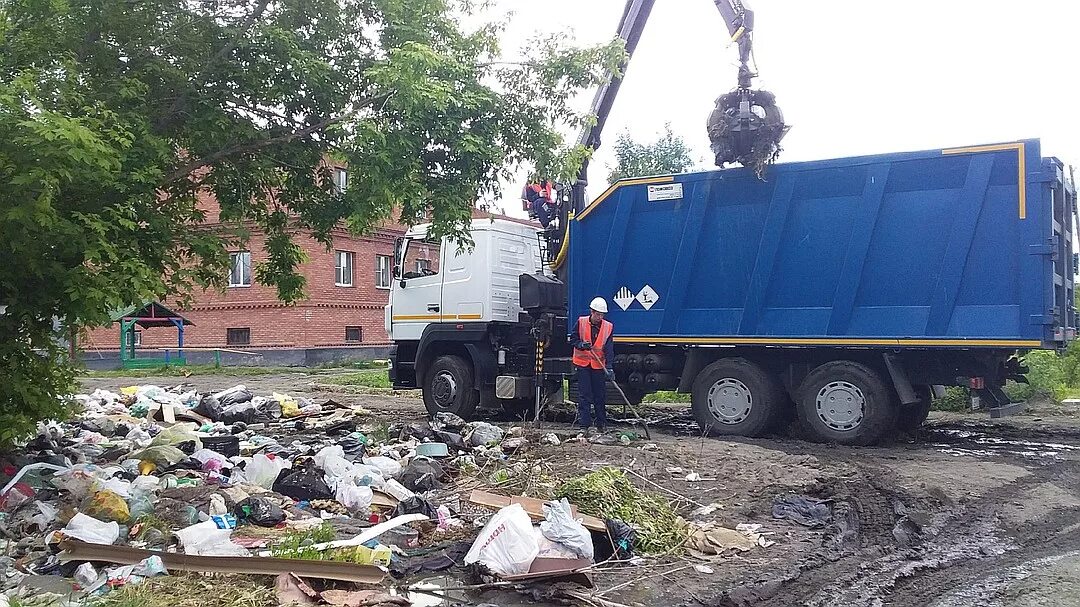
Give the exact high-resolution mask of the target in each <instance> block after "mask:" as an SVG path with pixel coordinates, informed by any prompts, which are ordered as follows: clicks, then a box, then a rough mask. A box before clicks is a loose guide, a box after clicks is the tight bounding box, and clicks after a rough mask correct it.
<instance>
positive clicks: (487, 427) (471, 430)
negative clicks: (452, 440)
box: [465, 422, 503, 447]
mask: <svg viewBox="0 0 1080 607" xmlns="http://www.w3.org/2000/svg"><path fill="white" fill-rule="evenodd" d="M465 428H466V429H467V430H468V434H467V435H466V437H465V440H466V441H467V442H468V444H469V445H470V446H472V447H480V446H483V445H491V444H495V443H498V442H499V441H501V440H502V438H503V430H502V428H500V427H498V426H493V425H491V424H489V423H486V422H470V423H468V424H465Z"/></svg>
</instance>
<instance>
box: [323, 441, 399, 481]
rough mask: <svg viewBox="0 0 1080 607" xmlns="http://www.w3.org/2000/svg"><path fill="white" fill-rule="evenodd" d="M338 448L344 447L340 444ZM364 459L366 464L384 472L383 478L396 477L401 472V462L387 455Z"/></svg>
mask: <svg viewBox="0 0 1080 607" xmlns="http://www.w3.org/2000/svg"><path fill="white" fill-rule="evenodd" d="M337 448H338V449H342V447H340V446H339V447H337ZM362 461H363V462H364V463H365V464H367V465H369V466H371V467H372V468H375V469H376V470H378V471H379V473H380V474H382V476H383V478H390V477H394V476H397V475H398V473H399V472H401V462H399V461H397V460H396V459H393V458H389V457H386V456H382V455H377V456H375V457H365V458H364V459H363V460H362Z"/></svg>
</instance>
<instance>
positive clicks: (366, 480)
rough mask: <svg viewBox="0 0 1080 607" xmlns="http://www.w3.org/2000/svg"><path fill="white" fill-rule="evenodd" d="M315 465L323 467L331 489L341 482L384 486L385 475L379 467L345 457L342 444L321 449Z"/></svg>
mask: <svg viewBox="0 0 1080 607" xmlns="http://www.w3.org/2000/svg"><path fill="white" fill-rule="evenodd" d="M315 465H316V466H318V467H319V468H321V469H322V471H323V473H324V475H323V480H325V481H326V486H327V487H329V488H330V489H331V490H337V487H338V485H341V484H351V485H370V486H372V487H376V488H378V487H382V486H383V482H384V481H383V475H382V473H381V472H379V469H378V468H374V467H372V466H367V465H364V464H354V463H352V462H350V461H349V460H347V459H345V450H344V449H342V448H341V446H340V445H335V446H333V447H323V448H322V449H320V450H319V452H318V453H316V454H315Z"/></svg>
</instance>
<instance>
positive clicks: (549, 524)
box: [540, 498, 593, 561]
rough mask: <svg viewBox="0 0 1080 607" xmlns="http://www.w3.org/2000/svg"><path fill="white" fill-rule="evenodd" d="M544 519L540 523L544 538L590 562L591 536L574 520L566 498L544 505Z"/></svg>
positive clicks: (591, 556)
mask: <svg viewBox="0 0 1080 607" xmlns="http://www.w3.org/2000/svg"><path fill="white" fill-rule="evenodd" d="M544 517H545V520H544V521H543V522H541V523H540V531H541V532H543V534H544V537H546V538H547V539H549V540H551V541H553V542H557V543H559V544H561V545H563V546H566V547H567V548H569V549H570V550H572V551H573V552H574V554H576V555H577V556H580V557H581V558H586V559H589V560H590V561H591V560H592V558H593V545H592V536H590V535H589V530H588V529H586V528H585V526H584V525H582V524H581V523H580V522H578V521H577V520H575V519H574V515H573V514H572V513H571V511H570V502H569V501H567V500H566V498H563V499H561V500H559V501H557V502H551V503H549V504H544Z"/></svg>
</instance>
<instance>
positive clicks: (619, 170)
mask: <svg viewBox="0 0 1080 607" xmlns="http://www.w3.org/2000/svg"><path fill="white" fill-rule="evenodd" d="M615 158H616V165H615V168H614V169H612V170H611V172H610V173H608V181H609V182H611V183H614V182H616V181H618V180H620V179H625V178H627V177H642V176H645V175H670V174H673V173H683V172H685V171H687V170H689V169H690V168H691V167H692V166H694V160H693V158H691V157H690V147H689V146H687V145H686V140H684V139H683V138H682V137H677V136H675V134H674V133H673V132H672V131H671V124H670V123H669V124H667V125H665V126H664V134H663V135H661V136H660V137H659V138H658V139H657V140H656V141H653V142H651V143H638V142H636V141H634V140H633V139H631V138H630V134H629V133H622V134H620V135H619V138H618V139H617V140H616V141H615Z"/></svg>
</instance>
